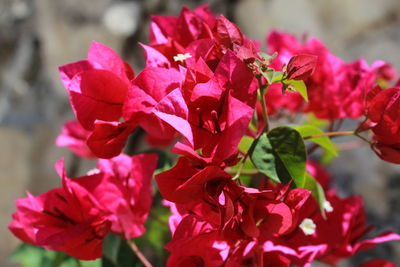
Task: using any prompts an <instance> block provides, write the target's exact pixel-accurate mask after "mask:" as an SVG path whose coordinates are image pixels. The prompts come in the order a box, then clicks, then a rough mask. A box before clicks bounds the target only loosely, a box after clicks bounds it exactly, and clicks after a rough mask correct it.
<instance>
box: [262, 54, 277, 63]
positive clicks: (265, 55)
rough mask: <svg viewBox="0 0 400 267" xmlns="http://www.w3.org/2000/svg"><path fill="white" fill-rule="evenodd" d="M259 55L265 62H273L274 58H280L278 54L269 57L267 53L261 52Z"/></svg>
mask: <svg viewBox="0 0 400 267" xmlns="http://www.w3.org/2000/svg"><path fill="white" fill-rule="evenodd" d="M258 55H259V56H260V57H261V58H262V59H264V60H268V61H271V60H273V59H274V58H276V57H277V56H278V53H277V52H275V53H273V54H272V55H268V54H267V53H264V52H259V53H258Z"/></svg>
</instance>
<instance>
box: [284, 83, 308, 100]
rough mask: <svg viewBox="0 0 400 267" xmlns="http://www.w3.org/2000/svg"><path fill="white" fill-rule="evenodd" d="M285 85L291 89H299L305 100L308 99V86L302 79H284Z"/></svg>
mask: <svg viewBox="0 0 400 267" xmlns="http://www.w3.org/2000/svg"><path fill="white" fill-rule="evenodd" d="M282 82H283V84H284V85H285V87H286V88H287V89H288V90H290V91H297V92H299V93H300V95H301V96H302V97H303V98H304V100H305V101H308V94H307V87H306V85H305V83H304V81H302V80H283V81H282Z"/></svg>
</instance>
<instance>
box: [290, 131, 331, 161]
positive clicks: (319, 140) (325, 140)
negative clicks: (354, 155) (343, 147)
mask: <svg viewBox="0 0 400 267" xmlns="http://www.w3.org/2000/svg"><path fill="white" fill-rule="evenodd" d="M295 129H296V130H297V131H298V132H299V133H300V135H301V136H302V137H307V136H312V135H318V134H322V133H323V131H322V130H321V129H319V128H317V127H315V126H312V125H304V126H298V127H295ZM307 140H308V141H311V142H313V143H315V144H317V145H319V146H321V147H322V148H324V149H325V150H326V151H327V152H328V153H330V154H332V156H333V157H336V156H337V155H338V152H337V149H336V147H335V144H334V143H333V142H332V140H331V139H330V138H329V137H328V136H320V137H315V138H310V139H307Z"/></svg>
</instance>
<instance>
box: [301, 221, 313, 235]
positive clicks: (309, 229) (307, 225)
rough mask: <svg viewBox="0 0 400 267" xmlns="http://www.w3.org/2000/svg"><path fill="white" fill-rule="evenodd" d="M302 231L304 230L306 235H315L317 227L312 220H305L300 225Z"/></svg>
mask: <svg viewBox="0 0 400 267" xmlns="http://www.w3.org/2000/svg"><path fill="white" fill-rule="evenodd" d="M299 227H300V228H301V230H303V232H304V234H305V235H312V234H314V233H315V228H316V227H317V226H316V225H315V223H314V222H313V220H311V219H310V218H305V219H304V220H303V221H302V222H301V224H300V225H299Z"/></svg>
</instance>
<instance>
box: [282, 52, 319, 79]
mask: <svg viewBox="0 0 400 267" xmlns="http://www.w3.org/2000/svg"><path fill="white" fill-rule="evenodd" d="M316 64H317V56H313V55H296V56H294V57H292V58H291V59H290V60H289V63H288V64H287V66H286V76H285V77H286V79H288V80H305V79H306V78H308V76H310V75H311V74H312V73H313V71H314V69H315V66H316Z"/></svg>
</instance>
